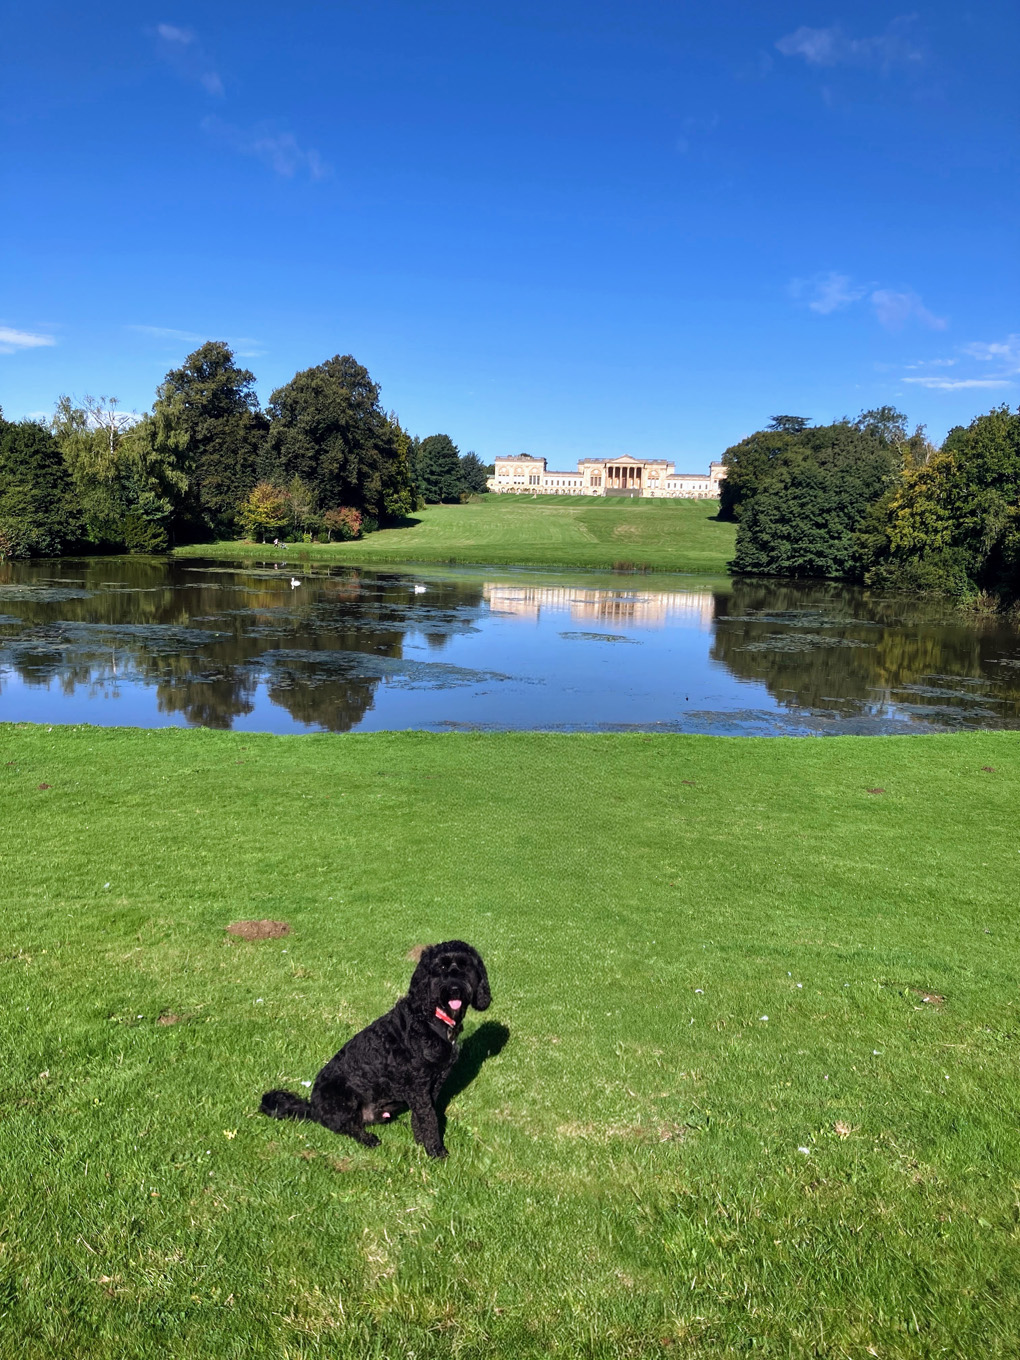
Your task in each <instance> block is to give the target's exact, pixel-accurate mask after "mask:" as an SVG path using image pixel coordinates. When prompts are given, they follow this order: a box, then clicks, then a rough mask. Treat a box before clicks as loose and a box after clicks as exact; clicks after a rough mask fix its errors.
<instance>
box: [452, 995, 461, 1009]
mask: <svg viewBox="0 0 1020 1360" xmlns="http://www.w3.org/2000/svg"><path fill="white" fill-rule="evenodd" d="M460 1006H461V1003H460V1002H459V1001H458V1000H457V999H456V997H454V998H453V999H451V1001H450V1010H451V1011H459V1010H460Z"/></svg>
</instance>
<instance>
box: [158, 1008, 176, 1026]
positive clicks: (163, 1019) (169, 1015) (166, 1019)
mask: <svg viewBox="0 0 1020 1360" xmlns="http://www.w3.org/2000/svg"><path fill="white" fill-rule="evenodd" d="M180 1022H181V1017H180V1016H179V1015H175V1014H174V1013H173V1011H164V1012H163V1014H162V1015H161V1016H160V1017H159V1019H158V1020H157V1021H156V1024H157V1025H179V1024H180Z"/></svg>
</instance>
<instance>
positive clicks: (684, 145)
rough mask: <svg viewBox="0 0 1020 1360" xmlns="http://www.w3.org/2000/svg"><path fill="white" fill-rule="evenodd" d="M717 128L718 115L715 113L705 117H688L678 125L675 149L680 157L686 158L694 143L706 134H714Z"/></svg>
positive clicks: (691, 115)
mask: <svg viewBox="0 0 1020 1360" xmlns="http://www.w3.org/2000/svg"><path fill="white" fill-rule="evenodd" d="M718 126H719V115H718V114H717V113H713V114H709V115H707V116H704V115H698V114H690V115H688V117H686V118H685V119H684V120H683V122H682V123H681V124H680V136H679V137H678V138H677V139H676V149H677V150H678V151H679V152H680V153H681V155H684V156H686V154H687V152H688V151H690V149H691V145H692V143H693V142H694V141H701V140H703V139H704V137H705V136H706V135H707V134H708V133H710V132H714V131H715V130H716V128H717V127H718Z"/></svg>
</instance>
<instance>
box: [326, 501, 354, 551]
mask: <svg viewBox="0 0 1020 1360" xmlns="http://www.w3.org/2000/svg"><path fill="white" fill-rule="evenodd" d="M322 522H323V524H324V525H325V526H326V534H327V541H328V542H330V543H332V541H333V535H334V534H335V535H336V538H337V541H338V542H339V543H343V542H346V541H348V540H350V539H352V538H360V537H361V535H362V531H363V529H364V520H363V519H362V516H361V511H360V510H355V509H354V508H353V507H352V506H349V505H338V506H337V507H336V508H335V509H333V510H327V511H326V513H325V514H324V515H323V517H322Z"/></svg>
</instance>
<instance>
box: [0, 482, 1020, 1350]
mask: <svg viewBox="0 0 1020 1360" xmlns="http://www.w3.org/2000/svg"><path fill="white" fill-rule="evenodd" d="M525 508H526V507H525ZM515 512H516V511H515V509H514V508H511V509H510V510H509V511H508V513H509V514H511V515H512V514H514V513H515ZM454 513H456V512H454ZM986 766H987V767H991V768H990V769H985V768H983V767H986ZM43 786H46V787H43ZM1018 807H1020V740H1018V738H1017V736H1016V735H1013V734H974V735H960V736H929V737H914V738H876V739H867V738H836V739H832V738H829V739H800V740H751V739H736V740H732V739H723V738H711V737H705V738H699V737H648V736H640V735H635V736H600V735H599V736H596V735H592V736H588V735H576V736H548V735H539V734H507V735H496V736H492V735H485V736H477V735H450V736H433V735H427V734H420V733H398V734H379V735H374V736H346V737H335V736H303V737H271V736H250V735H242V734H230V733H213V732H207V731H201V730H197V731H182V730H174V729H167V730H163V731H158V732H147V731H137V730H100V729H96V728H86V727H82V728H53V729H48V728H45V727H31V726H18V727H12V726H7V727H3V728H0V826H2V828H3V836H2V839H0V892H2V924H0V940H2V945H0V957H2V967H3V974H4V983H3V987H2V989H0V1031H2V1036H3V1051H4V1061H3V1068H2V1095H0V1147H2V1149H3V1157H2V1161H0V1354H2V1355H3V1356H4V1357H7V1356H17V1357H33V1358H34V1357H40V1360H41V1357H47V1358H49V1357H54V1356H60V1357H71V1356H74V1357H79V1356H80V1357H86V1356H87V1357H90V1360H93V1358H95V1360H124V1358H125V1357H136V1356H146V1357H165V1356H189V1357H190V1356H195V1357H202V1358H203V1360H206V1358H207V1357H238V1360H240V1358H241V1357H253V1356H259V1357H262V1356H265V1357H288V1358H290V1360H296V1358H297V1357H313V1356H314V1357H323V1360H325V1357H347V1356H350V1357H359V1360H360V1358H361V1357H383V1356H386V1357H397V1356H400V1357H403V1356H412V1355H413V1356H414V1357H415V1360H430V1358H431V1357H435V1358H436V1360H438V1358H439V1357H449V1356H458V1357H468V1358H469V1360H483V1358H486V1360H487V1358H488V1357H492V1356H499V1357H503V1356H506V1357H530V1356H547V1355H553V1356H563V1357H575V1356H586V1357H607V1360H608V1357H620V1356H662V1355H675V1356H685V1357H687V1356H691V1357H701V1356H706V1357H707V1356H712V1357H716V1356H728V1355H731V1354H732V1355H745V1354H746V1355H752V1356H765V1357H776V1358H777V1360H778V1357H809V1356H810V1357H854V1360H858V1358H859V1360H867V1357H868V1356H879V1357H883V1358H884V1360H889V1358H890V1357H935V1356H950V1357H966V1358H967V1360H979V1358H980V1360H986V1357H1014V1356H1016V1355H1017V1354H1018V1353H1020V1209H1018V1204H1020V1200H1018V1190H1020V1131H1018V1123H1017V1105H1018V1099H1017V1092H1018V1057H1020V1015H1018V1008H1020V996H1018V990H1017V982H1018V973H1020V963H1018V959H1020V954H1018V944H1020V939H1018V934H1020V932H1018V919H1017V904H1018V903H1017V899H1018V890H1017V884H1018V879H1020V874H1018V869H1020V859H1018V848H1020V846H1018V837H1017V810H1018ZM246 917H255V918H261V917H271V918H275V919H279V920H285V921H287V922H289V923H290V924H291V926H292V927H293V933H292V934H291V935H289V936H288V937H287V938H285V939H281V940H275V941H269V942H265V943H261V944H245V943H242V942H238V941H232V940H231V938H230V937H229V936H226V935H225V934H224V927H225V926H226V925H227V923H228V922H230V921H233V920H235V919H238V918H246ZM450 936H462V937H464V938H466V939H468V940H469V941H471V942H472V943H474V944H476V945H477V946H478V947H479V948H480V949H481V950H482V952H483V954H484V956H485V958H486V960H487V963H488V966H489V973H490V977H491V980H492V990H493V998H494V1000H493V1005H492V1008H491V1009H490V1010H489V1011H487V1012H486V1013H485V1015H484V1016H482V1015H477V1014H474V1013H472V1015H471V1017H470V1022H469V1025H468V1042H467V1045H466V1051H467V1059H468V1063H469V1068H468V1072H467V1074H466V1075H468V1076H472V1077H473V1079H472V1080H471V1081H470V1082H469V1083H468V1084H466V1085H463V1089H461V1090H460V1091H459V1092H458V1093H457V1094H456V1095H455V1096H454V1097H453V1099H452V1100H451V1102H450V1105H449V1110H448V1127H447V1135H446V1141H447V1146H448V1147H449V1149H450V1157H449V1159H448V1160H447V1161H446V1162H443V1163H434V1162H430V1161H429V1160H428V1158H427V1157H426V1156H425V1155H424V1153H423V1152H422V1151H421V1150H420V1149H419V1148H417V1147H416V1146H415V1145H414V1144H413V1142H412V1138H411V1133H410V1129H409V1127H408V1125H407V1120H406V1118H405V1119H402V1120H401V1121H400V1122H399V1123H397V1124H396V1125H394V1126H392V1127H388V1128H386V1129H384V1130H382V1137H383V1142H382V1146H381V1147H380V1148H378V1149H375V1150H372V1151H369V1150H366V1149H364V1148H361V1147H359V1146H358V1145H356V1144H355V1143H353V1142H351V1141H349V1140H344V1139H339V1138H337V1137H335V1136H333V1135H331V1134H329V1133H327V1132H326V1131H325V1130H323V1129H320V1128H316V1127H314V1126H302V1125H296V1124H295V1125H291V1124H281V1123H275V1122H273V1121H270V1120H268V1119H265V1118H263V1117H261V1116H260V1115H258V1114H257V1113H256V1110H257V1106H258V1101H259V1097H260V1095H261V1093H262V1091H263V1090H264V1089H266V1088H267V1087H270V1086H274V1085H277V1084H284V1085H289V1086H291V1087H293V1088H295V1089H300V1088H299V1087H298V1085H297V1084H298V1083H299V1082H300V1081H302V1080H304V1081H307V1080H309V1079H310V1078H312V1077H313V1076H314V1074H315V1071H316V1070H317V1068H318V1066H319V1065H320V1064H321V1063H322V1062H323V1061H324V1060H325V1059H326V1058H327V1057H328V1056H330V1055H331V1054H332V1053H333V1052H334V1051H335V1049H337V1048H338V1047H339V1046H340V1044H341V1043H342V1042H343V1041H344V1040H345V1039H346V1038H347V1037H348V1036H349V1035H350V1034H351V1033H353V1032H354V1030H355V1029H356V1028H358V1027H360V1026H362V1025H363V1024H365V1023H367V1022H368V1021H369V1020H371V1019H373V1018H374V1017H375V1016H377V1015H378V1014H380V1013H381V1011H382V1010H384V1009H385V1008H386V1007H387V1006H388V1005H390V1004H391V1003H392V1001H393V1000H394V999H395V998H396V997H397V996H398V995H399V994H400V993H401V991H402V990H403V989H404V987H405V984H406V981H407V979H408V977H409V975H410V972H411V968H412V965H411V963H410V962H409V961H408V960H407V958H406V957H405V956H406V954H407V951H408V949H409V948H411V947H412V946H413V945H415V944H418V943H422V942H426V941H433V940H437V939H441V938H447V937H450ZM936 995H937V997H938V998H943V999H933V1000H924V999H923V998H924V997H925V996H932V997H935V996H936ZM171 1020H172V1021H173V1023H167V1022H168V1021H171ZM501 1026H503V1027H505V1028H506V1030H508V1031H509V1037H508V1038H505V1036H504V1034H503V1031H502V1030H501V1029H500V1027H501ZM472 1035H474V1036H475V1037H474V1038H473V1039H472V1037H471V1036H472ZM504 1038H505V1042H504ZM497 1050H498V1051H497ZM482 1058H486V1060H485V1061H481V1059H482ZM462 1084H463V1083H462Z"/></svg>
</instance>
